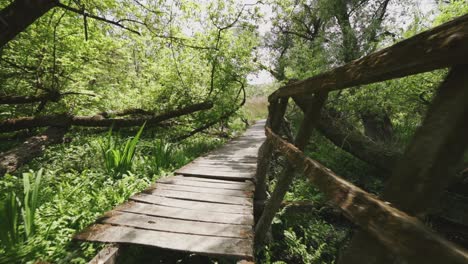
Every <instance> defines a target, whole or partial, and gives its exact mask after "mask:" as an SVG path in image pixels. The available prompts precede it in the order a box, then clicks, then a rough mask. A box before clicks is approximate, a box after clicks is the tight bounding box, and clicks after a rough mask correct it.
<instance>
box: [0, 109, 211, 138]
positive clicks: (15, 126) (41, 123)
mask: <svg viewBox="0 0 468 264" xmlns="http://www.w3.org/2000/svg"><path fill="white" fill-rule="evenodd" d="M212 107H213V104H212V103H210V102H206V103H200V104H194V105H191V106H187V107H183V108H180V109H177V110H172V111H169V112H166V113H164V114H160V115H155V116H151V117H136V118H125V119H123V118H122V119H120V118H109V119H105V118H104V117H102V116H101V115H95V116H71V115H65V114H62V115H49V116H39V117H22V118H14V119H7V120H5V121H2V122H0V132H11V131H17V130H21V129H26V128H36V127H47V126H57V127H67V126H70V125H73V126H85V127H110V126H112V125H113V126H114V127H116V128H118V127H132V126H141V125H143V123H145V122H146V124H147V125H157V124H159V123H161V122H162V121H165V120H168V119H171V118H175V117H180V116H183V115H188V114H192V113H194V112H197V111H201V110H207V109H210V108H212Z"/></svg>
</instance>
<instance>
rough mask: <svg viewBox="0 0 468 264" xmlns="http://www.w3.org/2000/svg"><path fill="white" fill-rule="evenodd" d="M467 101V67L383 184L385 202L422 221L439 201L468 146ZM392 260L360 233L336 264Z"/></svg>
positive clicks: (454, 76) (438, 99)
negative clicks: (384, 184) (420, 218)
mask: <svg viewBox="0 0 468 264" xmlns="http://www.w3.org/2000/svg"><path fill="white" fill-rule="evenodd" d="M467 102H468V65H458V66H454V67H453V68H452V69H451V71H450V73H449V74H448V75H447V77H446V79H445V81H444V82H443V83H442V84H441V86H440V87H439V89H438V92H437V94H436V96H435V98H434V100H433V102H432V103H431V105H430V107H429V109H428V112H427V114H426V117H425V118H424V121H423V124H422V126H421V127H419V128H418V129H417V130H416V133H415V134H414V136H413V139H412V140H411V142H410V144H409V145H408V147H407V148H406V151H405V154H404V156H403V158H402V159H401V161H400V162H399V163H398V164H397V167H396V168H395V170H394V171H393V174H392V177H391V178H390V180H389V181H388V182H387V184H386V186H385V188H384V192H383V195H382V198H383V199H384V200H386V201H388V202H391V203H392V204H393V205H394V206H395V207H397V208H399V209H401V210H402V211H405V212H406V213H408V214H410V215H415V216H418V217H421V216H424V214H426V213H427V210H428V209H429V208H430V207H431V206H432V205H433V204H434V203H435V202H436V201H438V200H439V199H440V197H441V196H442V194H443V192H444V190H445V189H446V188H447V186H448V185H449V184H450V183H451V181H452V180H454V178H455V176H456V167H457V164H458V163H459V162H460V160H461V159H462V158H463V154H464V152H465V151H466V148H467V147H468V137H467V135H468V123H467V120H468V104H467ZM391 258H394V256H393V254H390V253H389V251H388V250H387V249H386V248H385V247H384V246H383V245H381V244H380V243H377V242H376V240H375V239H373V238H372V237H371V236H370V235H368V234H367V233H365V232H364V231H358V232H357V233H356V235H355V236H354V237H353V239H352V240H351V243H350V246H349V247H348V249H347V250H346V251H345V252H344V254H343V255H342V256H341V257H340V260H339V263H370V264H373V263H375V264H377V263H386V262H388V260H389V259H391ZM448 262H450V261H448V260H447V263H448Z"/></svg>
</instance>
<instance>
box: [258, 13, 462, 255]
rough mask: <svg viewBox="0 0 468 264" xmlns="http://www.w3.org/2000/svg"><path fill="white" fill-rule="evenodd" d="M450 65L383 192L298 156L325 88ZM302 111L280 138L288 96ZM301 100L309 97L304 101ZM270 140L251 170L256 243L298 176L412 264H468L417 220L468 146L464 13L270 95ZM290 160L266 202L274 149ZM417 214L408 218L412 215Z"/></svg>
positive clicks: (456, 249) (324, 96)
mask: <svg viewBox="0 0 468 264" xmlns="http://www.w3.org/2000/svg"><path fill="white" fill-rule="evenodd" d="M441 68H450V72H449V74H448V75H447V76H446V79H445V81H444V82H443V83H442V84H441V85H440V87H439V88H438V91H437V94H436V96H435V98H434V99H433V101H432V103H431V105H430V106H429V109H428V112H427V114H426V117H425V118H424V121H423V123H422V125H421V126H420V127H419V128H418V129H417V131H416V133H415V135H414V137H413V139H412V141H411V143H410V144H409V146H408V147H407V149H406V151H405V153H404V155H403V157H402V158H401V159H400V161H399V162H398V163H397V165H396V166H395V169H394V170H393V174H392V176H391V178H390V180H389V181H388V182H387V183H386V186H385V189H384V191H383V194H382V197H381V198H380V199H379V198H377V197H376V196H374V195H372V194H369V193H367V192H366V191H364V190H362V189H360V188H359V187H357V186H355V185H353V184H351V183H350V182H348V181H346V180H344V179H342V178H340V177H339V176H337V175H336V174H335V173H333V172H332V171H331V170H330V169H328V168H326V167H325V166H323V165H321V164H320V163H319V162H317V161H315V160H312V159H310V158H308V157H306V156H305V155H304V153H303V150H304V149H305V147H306V145H307V143H308V142H309V140H310V137H311V133H312V131H313V129H314V128H315V127H316V126H317V123H318V122H319V121H320V112H321V109H322V108H323V107H324V105H325V103H326V99H327V97H328V93H329V92H330V91H333V90H340V89H345V88H348V87H352V86H356V85H363V84H369V83H374V82H380V81H385V80H389V79H393V78H399V77H404V76H408V75H412V74H417V73H422V72H427V71H432V70H435V69H441ZM289 98H292V99H293V100H294V102H295V103H296V104H298V105H299V106H300V108H301V109H302V110H303V111H304V119H303V121H302V123H301V125H300V128H299V130H298V133H297V135H296V137H295V139H294V142H288V141H287V140H285V139H283V138H282V137H280V136H279V134H280V130H281V129H280V127H281V125H282V122H283V121H284V114H285V111H286V108H287V106H288V100H289ZM304 98H310V99H307V100H304ZM269 103H270V105H269V116H268V120H267V125H266V135H267V140H266V141H265V143H264V144H263V145H262V147H261V148H260V150H259V159H258V166H257V175H256V184H257V186H256V194H255V199H256V205H257V206H256V209H255V210H256V215H257V216H258V220H257V223H256V227H255V242H256V244H257V245H261V244H262V243H263V242H264V240H265V236H266V234H267V231H268V229H269V228H270V225H271V222H272V220H273V217H274V216H275V214H276V212H277V211H278V209H279V208H280V205H281V202H282V200H283V198H284V195H285V193H286V192H287V190H288V188H289V186H290V184H291V183H292V181H293V178H294V174H295V172H296V173H298V172H300V173H303V174H304V175H305V176H307V177H308V179H309V180H310V182H311V183H312V184H313V185H314V186H315V187H317V188H318V189H319V190H320V191H321V192H323V193H324V194H325V197H326V199H327V200H328V201H329V202H330V204H332V205H334V206H336V207H338V208H340V209H341V211H342V212H343V214H344V215H345V216H346V217H347V218H348V219H349V220H350V221H352V222H353V223H354V224H356V225H358V226H359V227H360V228H361V229H362V230H364V231H365V232H366V233H367V234H369V235H370V236H371V237H372V238H373V239H374V240H376V241H378V242H380V244H381V245H383V246H384V247H385V248H386V250H388V251H389V252H392V253H393V254H396V255H398V256H399V257H401V258H403V259H405V260H406V261H408V262H409V263H460V264H462V263H468V253H467V252H466V251H465V250H463V249H461V248H460V247H458V246H456V245H454V244H452V243H451V242H449V241H447V240H446V239H444V238H443V237H441V236H440V235H438V234H436V233H435V232H433V231H432V230H431V229H429V228H428V227H426V226H425V225H424V224H423V223H422V222H421V221H420V220H419V219H418V218H417V217H415V216H418V217H420V216H423V215H424V212H425V211H426V210H427V209H428V208H429V206H431V204H432V203H433V202H434V199H437V198H438V197H440V196H441V195H442V193H443V192H444V189H445V187H446V186H447V185H448V184H449V183H450V181H451V180H452V178H451V177H450V175H452V174H454V173H451V171H449V170H450V169H451V168H453V167H454V165H456V163H457V162H458V161H460V160H461V159H462V156H463V154H464V152H465V150H466V148H467V146H468V136H467V135H468V15H465V16H462V17H459V18H457V19H455V20H453V21H451V22H448V23H446V24H443V25H441V26H438V27H436V28H433V29H431V30H429V31H426V32H423V33H421V34H418V35H416V36H414V37H412V38H409V39H407V40H404V41H402V42H400V43H397V44H395V45H393V46H391V47H389V48H386V49H383V50H381V51H378V52H376V53H373V54H371V55H369V56H366V57H364V58H361V59H358V60H355V61H353V62H351V63H348V64H346V65H344V66H342V67H339V68H336V69H334V70H331V71H329V72H326V73H323V74H320V75H318V76H315V77H312V78H309V79H305V80H302V81H298V82H294V83H292V84H288V85H286V86H284V87H281V88H280V89H278V90H277V91H275V92H274V93H273V94H271V95H270V97H269ZM275 151H277V152H279V153H280V154H281V155H284V156H285V157H286V159H287V160H288V164H287V165H286V166H285V167H284V168H283V170H282V172H281V173H280V174H279V176H278V179H277V184H276V186H275V189H274V191H273V192H272V193H271V196H270V198H269V199H267V193H266V190H267V182H268V181H267V177H266V174H267V167H268V164H269V162H270V161H271V157H272V154H273V152H275ZM410 214H411V215H414V216H411V215H410Z"/></svg>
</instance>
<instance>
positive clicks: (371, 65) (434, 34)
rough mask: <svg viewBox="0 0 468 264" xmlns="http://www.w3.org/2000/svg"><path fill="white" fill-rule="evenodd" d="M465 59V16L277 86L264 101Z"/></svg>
mask: <svg viewBox="0 0 468 264" xmlns="http://www.w3.org/2000/svg"><path fill="white" fill-rule="evenodd" d="M467 60H468V15H464V16H461V17H459V18H457V19H455V20H452V21H450V22H447V23H445V24H442V25H440V26H438V27H435V28H433V29H431V30H428V31H425V32H422V33H420V34H418V35H416V36H413V37H411V38H409V39H407V40H404V41H401V42H399V43H397V44H395V45H393V46H391V47H388V48H386V49H383V50H380V51H377V52H375V53H373V54H370V55H368V56H366V57H364V58H361V59H358V60H354V61H352V62H350V63H348V64H346V65H344V66H341V67H338V68H336V69H334V70H331V71H328V72H325V73H322V74H320V75H317V76H314V77H311V78H308V79H305V80H302V81H298V82H294V83H292V84H288V85H286V86H284V87H281V88H280V89H278V90H277V91H275V92H274V93H272V94H271V95H270V96H269V98H268V100H269V101H270V102H271V101H276V100H278V98H281V97H286V96H294V95H301V94H312V93H316V92H318V91H324V92H325V91H333V90H339V89H344V88H348V87H352V86H356V85H363V84H369V83H374V82H380V81H385V80H390V79H394V78H399V77H404V76H408V75H412V74H417V73H422V72H427V71H432V70H436V69H441V68H446V67H450V66H452V65H456V64H464V63H466V61H467Z"/></svg>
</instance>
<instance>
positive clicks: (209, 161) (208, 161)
mask: <svg viewBox="0 0 468 264" xmlns="http://www.w3.org/2000/svg"><path fill="white" fill-rule="evenodd" d="M256 160H257V159H255V160H250V161H248V162H238V161H231V160H226V159H225V160H216V159H204V158H203V157H201V158H198V159H195V160H193V161H192V163H197V164H207V165H211V164H214V165H239V164H241V165H247V166H255V164H257V162H256Z"/></svg>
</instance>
